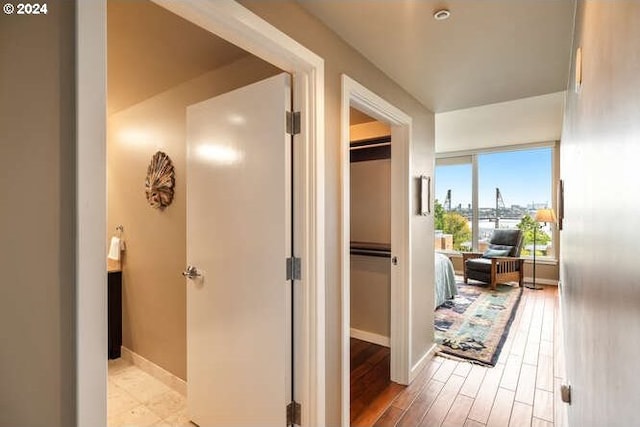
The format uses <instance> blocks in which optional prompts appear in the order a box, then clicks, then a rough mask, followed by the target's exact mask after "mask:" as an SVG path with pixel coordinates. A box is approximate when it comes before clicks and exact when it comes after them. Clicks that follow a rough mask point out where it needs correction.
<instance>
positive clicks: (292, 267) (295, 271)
mask: <svg viewBox="0 0 640 427" xmlns="http://www.w3.org/2000/svg"><path fill="white" fill-rule="evenodd" d="M301 270H302V260H301V259H300V258H296V257H289V258H287V280H300V279H301V275H302V273H301Z"/></svg>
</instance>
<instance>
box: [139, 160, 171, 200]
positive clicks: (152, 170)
mask: <svg viewBox="0 0 640 427" xmlns="http://www.w3.org/2000/svg"><path fill="white" fill-rule="evenodd" d="M175 183H176V179H175V172H174V170H173V163H172V162H171V159H170V158H169V156H167V155H166V154H165V153H163V152H162V151H158V152H157V153H156V154H154V155H153V157H152V158H151V163H149V167H148V168H147V179H145V181H144V187H145V193H146V195H147V201H148V202H149V204H150V205H151V207H154V208H157V209H160V210H163V209H164V208H166V207H167V206H169V205H170V204H171V202H172V201H173V187H174V185H175Z"/></svg>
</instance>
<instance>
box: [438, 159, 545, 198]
mask: <svg viewBox="0 0 640 427" xmlns="http://www.w3.org/2000/svg"><path fill="white" fill-rule="evenodd" d="M551 168H552V149H551V148H538V149H534V150H521V151H509V152H503V153H488V154H479V155H478V197H479V206H480V207H481V208H485V207H486V208H490V207H495V204H496V201H495V200H496V199H495V194H496V187H498V188H500V193H501V194H502V199H503V200H504V205H505V206H506V207H510V206H511V205H520V206H527V205H529V204H531V203H548V204H549V206H550V205H551ZM435 187H436V199H437V200H438V201H439V202H440V203H443V204H444V200H445V198H446V196H447V190H448V189H451V207H456V206H458V204H462V206H463V207H467V205H468V204H470V203H471V164H468V165H453V166H438V167H436V177H435Z"/></svg>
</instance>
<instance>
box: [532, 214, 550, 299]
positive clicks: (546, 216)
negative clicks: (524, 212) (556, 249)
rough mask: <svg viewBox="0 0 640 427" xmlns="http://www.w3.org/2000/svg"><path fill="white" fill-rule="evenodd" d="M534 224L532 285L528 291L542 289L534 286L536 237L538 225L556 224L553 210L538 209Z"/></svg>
mask: <svg viewBox="0 0 640 427" xmlns="http://www.w3.org/2000/svg"><path fill="white" fill-rule="evenodd" d="M534 221H535V222H536V226H535V227H534V228H533V284H532V285H531V286H527V288H529V289H535V290H540V289H543V287H542V286H538V285H536V237H537V232H538V223H539V222H544V223H545V224H546V223H548V222H550V223H552V224H555V223H556V213H555V212H554V211H553V209H538V210H537V211H536V217H535V218H534Z"/></svg>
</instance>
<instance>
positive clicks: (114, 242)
mask: <svg viewBox="0 0 640 427" xmlns="http://www.w3.org/2000/svg"><path fill="white" fill-rule="evenodd" d="M121 248H122V243H121V242H120V239H119V238H118V237H112V238H111V244H110V245H109V255H107V258H109V259H112V260H114V261H120V250H121Z"/></svg>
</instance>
